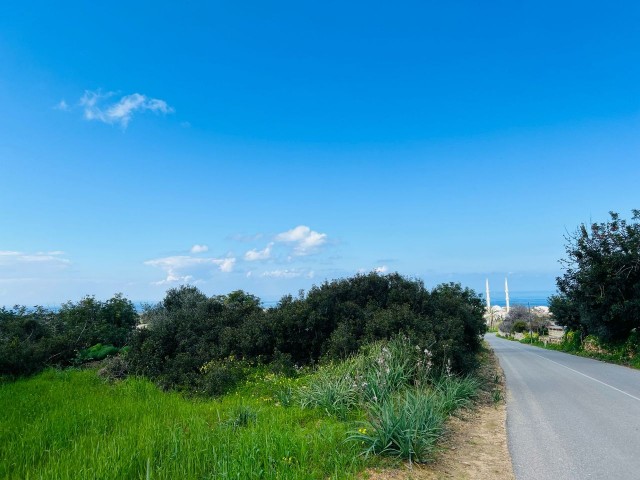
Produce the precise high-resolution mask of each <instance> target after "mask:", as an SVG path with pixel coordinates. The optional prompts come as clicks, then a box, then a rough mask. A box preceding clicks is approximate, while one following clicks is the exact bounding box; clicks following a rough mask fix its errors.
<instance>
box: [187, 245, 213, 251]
mask: <svg viewBox="0 0 640 480" xmlns="http://www.w3.org/2000/svg"><path fill="white" fill-rule="evenodd" d="M207 251H209V247H208V246H207V245H198V244H195V245H194V246H193V247H191V253H204V252H207Z"/></svg>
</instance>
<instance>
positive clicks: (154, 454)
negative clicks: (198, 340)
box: [0, 370, 366, 479]
mask: <svg viewBox="0 0 640 480" xmlns="http://www.w3.org/2000/svg"><path fill="white" fill-rule="evenodd" d="M294 382H295V381H294V380H289V379H284V378H282V377H279V376H276V375H272V374H271V375H266V376H265V377H264V378H263V379H259V378H258V377H257V376H256V377H255V378H254V379H253V380H252V381H250V382H248V383H247V384H246V385H245V386H244V387H243V388H241V389H240V390H239V391H238V392H237V393H235V394H232V395H228V396H225V397H223V398H221V399H220V400H202V399H193V398H185V397H184V396H182V395H180V394H177V393H166V392H162V391H160V390H158V389H157V388H156V387H155V386H154V385H153V384H152V383H150V382H149V381H146V380H142V379H136V378H129V379H127V380H125V381H122V382H118V383H115V384H108V383H105V382H103V381H102V380H100V379H99V378H98V377H97V376H96V373H95V371H93V370H65V371H57V370H48V371H45V372H43V373H42V374H40V375H38V376H36V377H32V378H30V379H24V380H19V381H16V382H13V383H5V384H2V385H0V425H2V428H1V429H0V478H3V479H5V478H6V479H30V478H38V479H72V478H73V479H86V478H91V479H103V478H104V479H113V478H127V479H137V478H150V479H178V478H179V479H208V478H211V479H214V478H215V479H226V478H239V479H252V478H264V479H315V478H323V479H324V478H336V479H339V478H353V477H354V476H355V474H356V473H357V472H359V471H361V470H362V469H363V468H364V466H365V461H366V460H365V459H364V458H363V457H362V456H360V455H358V453H359V449H358V446H357V445H356V444H355V443H353V442H345V439H346V438H347V437H348V431H349V429H350V427H351V424H348V423H345V422H342V421H339V420H337V419H336V418H334V417H329V416H327V415H326V413H324V412H323V411H322V410H318V409H311V410H305V409H302V408H299V407H297V406H295V405H294V404H293V402H292V406H290V407H284V406H282V404H281V403H280V400H279V399H281V398H284V397H286V396H287V395H286V392H288V391H290V390H291V388H292V385H291V384H292V383H294ZM282 392H285V394H283V393H282Z"/></svg>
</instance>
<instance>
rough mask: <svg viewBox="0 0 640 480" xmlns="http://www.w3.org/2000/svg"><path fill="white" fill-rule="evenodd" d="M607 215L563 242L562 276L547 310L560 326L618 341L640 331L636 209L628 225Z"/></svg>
mask: <svg viewBox="0 0 640 480" xmlns="http://www.w3.org/2000/svg"><path fill="white" fill-rule="evenodd" d="M610 216H611V219H610V220H609V221H608V222H606V223H593V224H591V226H587V225H584V224H582V225H580V227H579V228H578V230H577V231H576V232H575V233H574V234H573V235H569V236H568V237H567V238H566V239H567V245H566V253H567V258H566V259H563V260H562V261H561V262H562V264H563V266H564V274H563V275H562V276H561V277H558V278H557V286H558V290H559V293H558V295H557V296H555V297H552V298H551V300H552V301H551V302H550V309H551V311H552V313H553V314H554V317H555V318H556V321H557V322H558V323H559V324H560V325H564V326H568V327H571V328H575V327H576V326H579V328H580V329H581V330H582V331H583V333H585V334H594V335H596V336H598V337H599V338H600V339H601V340H604V341H611V342H618V341H623V340H624V339H626V338H627V337H628V336H629V334H630V333H631V331H632V330H633V329H634V328H638V327H640V210H633V217H632V220H631V222H627V221H626V220H623V219H621V218H620V216H619V215H618V214H617V213H614V212H610Z"/></svg>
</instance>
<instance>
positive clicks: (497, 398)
mask: <svg viewBox="0 0 640 480" xmlns="http://www.w3.org/2000/svg"><path fill="white" fill-rule="evenodd" d="M491 400H493V404H494V405H495V406H497V405H498V404H499V403H500V402H501V401H502V390H500V389H499V388H498V387H496V388H494V389H493V391H492V392H491Z"/></svg>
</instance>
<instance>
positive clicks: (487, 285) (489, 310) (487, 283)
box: [485, 278, 491, 314]
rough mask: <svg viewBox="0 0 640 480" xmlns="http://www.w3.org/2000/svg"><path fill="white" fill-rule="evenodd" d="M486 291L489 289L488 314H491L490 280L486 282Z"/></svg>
mask: <svg viewBox="0 0 640 480" xmlns="http://www.w3.org/2000/svg"><path fill="white" fill-rule="evenodd" d="M485 285H486V289H487V313H489V314H491V296H490V295H489V279H488V278H487V281H486V284H485Z"/></svg>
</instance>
